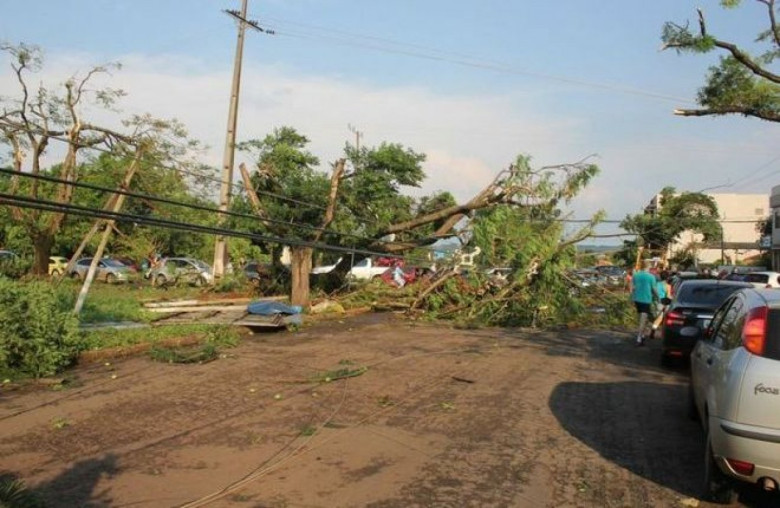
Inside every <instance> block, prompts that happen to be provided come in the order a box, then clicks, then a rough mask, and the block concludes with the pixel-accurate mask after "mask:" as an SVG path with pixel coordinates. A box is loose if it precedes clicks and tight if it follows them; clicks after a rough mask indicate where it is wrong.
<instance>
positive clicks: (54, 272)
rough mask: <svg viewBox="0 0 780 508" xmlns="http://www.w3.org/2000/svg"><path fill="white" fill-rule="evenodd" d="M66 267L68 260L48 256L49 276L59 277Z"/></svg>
mask: <svg viewBox="0 0 780 508" xmlns="http://www.w3.org/2000/svg"><path fill="white" fill-rule="evenodd" d="M67 266H68V258H66V257H62V256H49V275H51V276H52V277H59V276H60V275H62V274H63V273H65V268H67Z"/></svg>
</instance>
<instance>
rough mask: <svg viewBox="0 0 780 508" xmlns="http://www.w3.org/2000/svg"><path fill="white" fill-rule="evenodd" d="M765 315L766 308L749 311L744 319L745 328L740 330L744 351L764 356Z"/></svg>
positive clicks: (766, 312)
mask: <svg viewBox="0 0 780 508" xmlns="http://www.w3.org/2000/svg"><path fill="white" fill-rule="evenodd" d="M767 314H768V309H767V308H766V306H761V307H756V308H753V309H750V312H748V315H747V319H745V326H744V327H743V328H742V343H743V344H744V345H745V349H747V350H748V351H750V352H751V353H753V354H754V355H759V356H761V355H763V354H764V346H765V344H766V323H767Z"/></svg>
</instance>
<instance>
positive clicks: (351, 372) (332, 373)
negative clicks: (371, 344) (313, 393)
mask: <svg viewBox="0 0 780 508" xmlns="http://www.w3.org/2000/svg"><path fill="white" fill-rule="evenodd" d="M366 372H368V367H355V368H350V367H343V368H341V369H334V370H328V371H325V372H320V373H319V374H317V375H315V376H314V377H312V379H311V380H312V382H314V383H330V382H331V381H338V380H339V379H346V378H350V377H357V376H362V375H363V374H365V373H366Z"/></svg>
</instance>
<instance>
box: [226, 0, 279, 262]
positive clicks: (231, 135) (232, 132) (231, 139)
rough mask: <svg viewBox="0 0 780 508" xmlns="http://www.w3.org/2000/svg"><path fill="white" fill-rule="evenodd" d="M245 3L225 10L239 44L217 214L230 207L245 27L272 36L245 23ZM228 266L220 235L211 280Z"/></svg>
mask: <svg viewBox="0 0 780 508" xmlns="http://www.w3.org/2000/svg"><path fill="white" fill-rule="evenodd" d="M247 2H248V0H242V2H241V11H240V12H239V11H232V10H226V11H225V13H227V14H228V15H229V16H231V17H233V18H235V19H236V20H237V21H238V41H237V42H236V57H235V62H234V63H233V86H232V88H231V90H230V109H229V111H228V122H227V136H226V137H225V153H224V156H223V158H222V185H221V188H220V192H219V211H220V212H227V211H228V208H229V207H230V196H231V190H232V187H233V161H234V160H235V151H236V125H237V123H238V95H239V89H240V88H241V59H242V57H243V55H244V33H245V32H246V27H247V26H249V27H250V28H254V29H255V30H257V31H259V32H266V33H270V34H273V32H272V31H270V30H263V29H261V28H260V27H259V26H258V24H257V22H256V21H250V20H248V19H246V10H247ZM224 221H225V215H224V214H220V217H219V223H220V225H221V224H223V223H224ZM227 262H228V252H227V241H226V239H225V237H224V236H223V235H218V236H217V241H216V245H215V246H214V276H215V277H222V276H223V275H224V274H225V265H226V264H227Z"/></svg>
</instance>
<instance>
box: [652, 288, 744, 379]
mask: <svg viewBox="0 0 780 508" xmlns="http://www.w3.org/2000/svg"><path fill="white" fill-rule="evenodd" d="M750 287H752V286H751V285H750V284H748V283H747V282H739V281H727V280H715V279H697V280H686V281H684V282H683V283H681V284H680V286H679V287H678V288H677V291H676V292H675V294H674V299H673V300H672V301H671V303H670V304H669V306H668V307H667V308H666V311H665V312H664V316H663V320H662V321H661V327H660V332H661V341H662V346H661V363H662V364H664V365H668V364H669V363H671V361H672V359H673V358H680V359H688V357H690V354H691V350H692V349H693V347H694V346H695V345H696V341H697V340H699V338H700V337H701V334H702V330H703V329H704V328H706V327H707V325H709V322H710V320H711V319H712V316H713V314H714V313H715V309H717V308H718V307H720V304H722V303H723V302H724V301H725V300H726V298H728V297H729V296H731V294H732V293H734V292H735V291H738V290H740V289H743V288H750Z"/></svg>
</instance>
